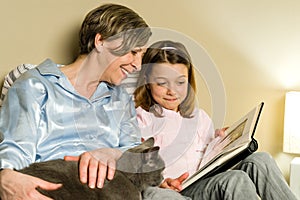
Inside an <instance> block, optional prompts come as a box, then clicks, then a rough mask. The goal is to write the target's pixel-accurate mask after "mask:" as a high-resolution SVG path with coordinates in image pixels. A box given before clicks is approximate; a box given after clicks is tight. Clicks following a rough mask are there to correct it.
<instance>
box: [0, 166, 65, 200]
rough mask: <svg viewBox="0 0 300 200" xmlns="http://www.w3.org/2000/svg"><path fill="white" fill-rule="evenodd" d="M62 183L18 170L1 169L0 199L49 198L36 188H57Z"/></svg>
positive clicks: (41, 199) (42, 199) (48, 199)
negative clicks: (45, 179) (52, 181)
mask: <svg viewBox="0 0 300 200" xmlns="http://www.w3.org/2000/svg"><path fill="white" fill-rule="evenodd" d="M61 186H62V184H55V183H50V182H47V181H44V180H42V179H39V178H36V177H33V176H29V175H26V174H22V173H20V172H17V171H14V170H11V169H3V170H2V171H1V172H0V199H2V200H8V199H28V200H29V199H30V200H32V199H39V200H50V199H51V198H49V197H46V196H44V195H42V194H41V193H39V192H38V191H37V190H36V188H41V189H43V190H57V189H58V188H60V187H61Z"/></svg>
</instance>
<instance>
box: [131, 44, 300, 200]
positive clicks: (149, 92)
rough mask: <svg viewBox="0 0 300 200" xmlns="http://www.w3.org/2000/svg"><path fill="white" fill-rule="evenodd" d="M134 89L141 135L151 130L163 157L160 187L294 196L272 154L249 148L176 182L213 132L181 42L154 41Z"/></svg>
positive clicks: (191, 168) (200, 195)
mask: <svg viewBox="0 0 300 200" xmlns="http://www.w3.org/2000/svg"><path fill="white" fill-rule="evenodd" d="M142 63H143V67H142V70H141V73H140V78H139V80H138V87H137V89H136V91H135V93H134V98H135V103H136V111H137V116H138V122H139V126H140V128H141V131H142V136H143V138H144V139H146V138H148V137H150V136H152V137H154V138H155V142H156V145H159V146H160V147H161V156H162V157H163V158H164V160H165V162H166V169H165V171H164V177H165V180H164V182H163V183H162V184H161V187H162V188H169V189H173V190H176V191H180V192H181V194H183V195H185V196H188V197H191V198H192V199H209V200H211V199H239V200H241V199H247V200H249V199H257V194H258V195H259V196H260V197H261V199H278V200H279V199H296V198H295V196H294V195H293V194H292V192H291V190H290V189H289V187H288V185H287V183H286V182H285V180H284V178H283V176H282V174H281V172H280V170H279V169H278V167H277V165H276V163H275V162H274V160H273V159H272V158H271V157H270V155H269V154H267V153H261V152H260V153H254V154H252V155H250V156H248V157H247V158H246V159H244V160H243V161H241V162H240V163H239V164H238V166H236V167H235V169H236V170H228V171H226V172H223V173H219V174H217V175H215V176H213V177H209V178H206V179H203V180H198V181H197V182H195V183H194V184H192V185H190V186H189V187H187V188H186V189H185V190H183V191H182V187H181V184H182V182H183V181H184V180H185V179H186V178H187V177H188V176H189V175H192V174H193V173H194V172H195V171H196V170H197V168H198V166H199V164H200V163H201V159H202V156H203V153H204V151H205V149H206V147H207V145H208V143H209V142H210V141H211V140H212V139H213V138H214V137H216V135H218V133H220V132H215V131H214V127H213V123H212V120H211V119H210V117H209V116H208V115H207V114H206V113H205V111H203V110H202V109H198V108H196V107H195V90H196V84H195V76H194V69H193V65H192V62H191V58H190V55H189V53H188V51H187V50H186V48H185V47H184V45H182V44H181V43H178V42H172V41H159V42H156V43H154V44H153V45H151V46H150V47H149V48H148V50H147V51H146V53H145V54H144V57H143V61H142Z"/></svg>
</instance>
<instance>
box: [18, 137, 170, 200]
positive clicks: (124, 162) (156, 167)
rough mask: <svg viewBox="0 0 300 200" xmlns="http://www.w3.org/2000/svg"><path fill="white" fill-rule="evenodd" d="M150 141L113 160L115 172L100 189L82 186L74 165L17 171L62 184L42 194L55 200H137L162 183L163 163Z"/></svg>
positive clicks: (55, 164) (50, 164)
mask: <svg viewBox="0 0 300 200" xmlns="http://www.w3.org/2000/svg"><path fill="white" fill-rule="evenodd" d="M153 144H154V140H153V138H150V139H148V140H146V141H145V142H143V143H142V144H141V145H139V146H136V147H134V148H131V149H129V150H127V151H125V152H124V153H123V154H122V156H121V157H120V159H119V160H118V161H117V170H116V173H115V176H114V178H113V179H112V180H111V181H108V180H106V181H105V184H104V187H103V188H102V189H98V188H96V189H90V188H89V187H88V186H87V185H86V184H82V183H81V182H80V180H79V176H78V169H79V168H78V162H73V161H64V160H53V161H46V162H40V163H34V164H31V165H30V166H29V167H27V168H24V169H22V170H20V172H22V173H25V174H29V175H32V176H35V177H39V178H41V179H44V180H47V181H50V182H54V183H62V184H63V186H62V187H61V188H59V189H58V190H54V191H45V190H42V189H40V188H38V191H39V192H41V193H42V194H44V195H46V196H48V197H51V198H53V199H56V200H59V199H62V200H77V199H79V200H81V199H85V200H96V199H103V200H124V199H130V200H140V199H142V198H141V194H142V192H143V190H145V189H146V188H147V187H149V186H157V185H159V184H160V183H161V181H162V180H163V177H162V171H163V170H164V167H165V164H164V161H163V160H162V159H161V157H160V156H159V154H158V150H159V147H157V146H155V147H154V146H153Z"/></svg>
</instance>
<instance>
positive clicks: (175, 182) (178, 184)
mask: <svg viewBox="0 0 300 200" xmlns="http://www.w3.org/2000/svg"><path fill="white" fill-rule="evenodd" d="M188 176H189V173H188V172H186V173H184V174H182V175H181V176H179V177H178V178H176V179H172V178H166V179H165V180H164V182H163V183H162V184H161V185H160V187H161V188H168V189H172V190H175V191H177V192H180V191H181V190H182V182H183V181H184V180H185V179H187V177H188Z"/></svg>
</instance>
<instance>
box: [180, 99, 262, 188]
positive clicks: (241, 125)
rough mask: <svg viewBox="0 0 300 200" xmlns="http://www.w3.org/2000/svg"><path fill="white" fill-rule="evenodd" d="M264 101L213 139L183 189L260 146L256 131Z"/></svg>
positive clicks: (239, 159)
mask: <svg viewBox="0 0 300 200" xmlns="http://www.w3.org/2000/svg"><path fill="white" fill-rule="evenodd" d="M263 105H264V103H263V102H261V103H260V104H259V105H258V106H256V107H255V108H253V109H252V110H251V111H250V112H249V113H248V114H246V115H245V116H243V117H242V118H241V119H240V120H238V121H237V122H235V123H234V124H233V125H231V126H230V127H229V128H228V129H227V130H226V131H225V135H224V136H222V137H216V138H215V139H214V140H212V141H211V142H210V143H209V144H208V146H207V149H206V151H205V153H204V155H203V159H202V161H201V163H200V165H199V169H198V171H197V172H196V173H195V174H192V175H191V176H190V177H189V178H188V179H186V180H185V181H184V182H183V183H182V188H183V190H184V189H185V188H186V187H188V186H189V185H191V184H193V183H194V182H195V181H197V180H198V179H203V178H206V177H209V176H213V175H215V174H217V173H219V172H222V171H226V170H228V169H230V168H232V167H233V166H235V165H236V164H237V163H238V162H239V161H241V160H243V159H244V158H246V157H247V156H248V155H250V154H252V153H253V152H255V151H256V150H257V148H258V144H257V141H256V140H255V139H254V133H255V129H256V126H257V124H258V120H259V117H260V114H261V112H262V108H263Z"/></svg>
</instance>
